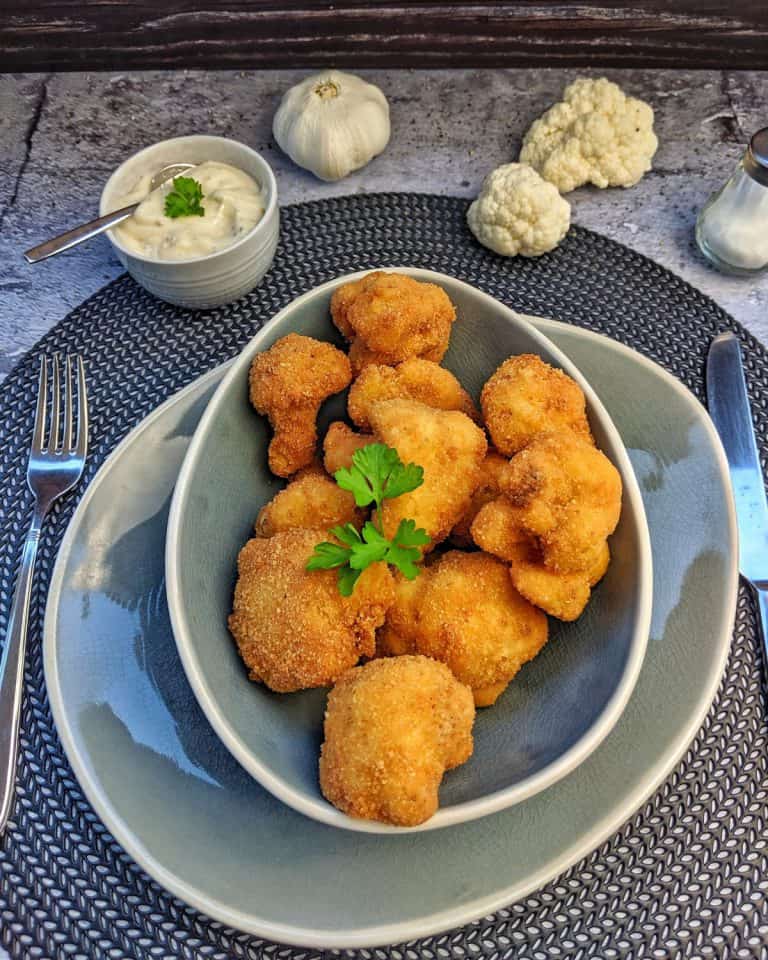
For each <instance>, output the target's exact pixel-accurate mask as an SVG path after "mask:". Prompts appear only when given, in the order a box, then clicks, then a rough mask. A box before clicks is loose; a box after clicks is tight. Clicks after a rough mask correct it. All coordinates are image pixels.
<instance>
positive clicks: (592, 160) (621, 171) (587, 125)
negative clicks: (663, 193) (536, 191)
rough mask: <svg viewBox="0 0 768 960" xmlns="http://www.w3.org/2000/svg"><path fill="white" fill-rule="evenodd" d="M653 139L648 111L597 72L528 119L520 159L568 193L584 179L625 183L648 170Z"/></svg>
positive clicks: (610, 184) (608, 184)
mask: <svg viewBox="0 0 768 960" xmlns="http://www.w3.org/2000/svg"><path fill="white" fill-rule="evenodd" d="M658 145H659V141H658V140H657V138H656V134H655V133H654V132H653V110H652V109H651V107H650V106H649V105H648V104H647V103H645V102H644V101H643V100H637V99H635V97H628V96H627V95H626V94H625V93H624V91H623V90H622V89H621V87H619V86H617V85H616V84H615V83H612V82H611V81H610V80H607V79H606V78H605V77H602V78H601V79H599V80H592V79H589V78H587V77H580V78H579V79H578V80H574V82H573V83H571V84H569V85H568V86H567V87H566V88H565V92H564V93H563V99H562V101H561V102H560V103H556V104H555V105H554V106H552V107H550V108H549V110H547V112H546V113H545V114H544V115H543V116H541V117H539V119H538V120H535V121H534V122H533V124H531V127H530V129H529V130H528V133H526V135H525V138H524V139H523V148H522V150H521V151H520V162H521V163H529V164H530V165H531V166H532V167H533V168H534V169H536V170H538V172H539V173H540V174H541V175H542V177H544V179H545V180H549V181H550V183H554V185H555V186H556V187H557V189H558V190H560V192H561V193H568V191H569V190H575V189H576V187H580V186H582V185H583V184H585V183H593V184H594V185H595V186H596V187H601V188H602V187H631V186H633V185H634V184H636V183H637V182H638V180H640V179H641V178H642V176H643V174H644V173H647V172H648V170H650V169H651V159H652V158H653V155H654V154H655V153H656V148H657V147H658Z"/></svg>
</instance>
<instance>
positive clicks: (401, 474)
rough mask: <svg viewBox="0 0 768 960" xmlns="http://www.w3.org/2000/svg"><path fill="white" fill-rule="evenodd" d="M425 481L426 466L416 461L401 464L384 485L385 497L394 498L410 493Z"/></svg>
mask: <svg viewBox="0 0 768 960" xmlns="http://www.w3.org/2000/svg"><path fill="white" fill-rule="evenodd" d="M422 483H424V468H423V467H419V466H417V464H415V463H406V464H400V468H399V470H396V471H393V472H392V473H391V474H390V475H389V477H388V478H387V484H386V486H385V487H384V497H385V498H386V499H387V500H394V499H395V497H401V496H402V495H403V494H404V493H410V492H411V490H415V489H416V488H417V487H420V486H421V485H422Z"/></svg>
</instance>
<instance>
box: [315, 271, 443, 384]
mask: <svg viewBox="0 0 768 960" xmlns="http://www.w3.org/2000/svg"><path fill="white" fill-rule="evenodd" d="M331 318H332V319H333V322H334V323H335V324H336V326H337V327H338V329H339V330H340V331H341V332H342V334H343V335H344V336H345V337H346V338H347V340H349V341H350V348H349V359H350V362H351V364H352V369H353V371H354V372H355V374H358V373H360V371H361V370H363V369H364V368H365V367H366V366H368V365H369V364H371V363H378V364H386V365H389V366H394V365H395V364H397V363H401V362H402V361H403V360H407V359H408V358H409V357H422V358H423V359H425V360H432V361H434V362H435V363H439V362H440V361H441V360H442V359H443V356H444V355H445V352H446V350H447V349H448V340H449V339H450V336H451V325H452V324H453V322H454V320H455V319H456V310H455V308H454V306H453V304H452V303H451V301H450V300H449V299H448V294H447V293H446V292H445V290H443V288H442V287H438V286H437V285H436V284H434V283H422V282H420V281H418V280H414V279H413V277H409V276H406V275H405V274H402V273H385V272H384V271H381V270H377V271H375V272H373V273H369V274H367V275H366V276H364V277H361V278H360V279H359V280H351V281H350V282H349V283H345V284H343V285H342V286H340V287H339V288H338V289H337V290H335V291H334V294H333V296H332V297H331Z"/></svg>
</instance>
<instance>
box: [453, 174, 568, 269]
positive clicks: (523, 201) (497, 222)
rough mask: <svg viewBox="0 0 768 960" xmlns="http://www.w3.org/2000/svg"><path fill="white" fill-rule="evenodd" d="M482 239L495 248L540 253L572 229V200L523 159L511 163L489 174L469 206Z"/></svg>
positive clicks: (507, 253)
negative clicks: (561, 193)
mask: <svg viewBox="0 0 768 960" xmlns="http://www.w3.org/2000/svg"><path fill="white" fill-rule="evenodd" d="M467 223H468V224H469V229H470V230H471V231H472V233H474V235H475V236H476V237H477V239H478V240H479V241H480V243H482V244H484V245H485V246H486V247H490V249H491V250H495V251H496V253H501V254H503V255H504V256H506V257H514V256H516V255H517V254H518V253H519V254H522V256H524V257H539V256H541V254H542V253H547V251H548V250H553V249H554V248H555V247H556V246H557V245H558V243H560V241H561V240H562V239H563V237H564V236H565V235H566V233H568V228H569V227H570V225H571V206H570V204H569V203H568V201H567V200H564V199H563V198H562V197H561V196H560V194H559V193H558V192H557V189H556V188H555V187H553V186H552V184H551V183H547V181H546V180H542V178H541V177H540V176H539V175H538V173H536V171H535V170H533V169H531V167H527V166H525V164H522V163H507V164H504V166H501V167H497V168H496V169H495V170H494V171H492V172H491V173H489V174H488V176H487V177H486V178H485V180H484V182H483V186H482V189H481V190H480V195H479V196H478V198H477V200H475V201H474V202H473V203H472V204H471V206H470V208H469V210H468V211H467Z"/></svg>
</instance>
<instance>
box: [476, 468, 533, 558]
mask: <svg viewBox="0 0 768 960" xmlns="http://www.w3.org/2000/svg"><path fill="white" fill-rule="evenodd" d="M505 466H506V463H505ZM470 535H471V537H472V540H473V541H474V543H475V544H476V545H477V546H478V547H480V549H481V550H485V552H486V553H491V554H493V556H494V557H498V558H499V559H500V560H505V561H506V562H507V563H511V562H512V561H513V560H516V559H517V558H518V557H519V556H521V555H525V554H526V553H527V550H528V542H529V539H530V538H529V537H528V535H527V534H526V533H525V531H524V530H523V529H522V527H521V526H520V518H519V515H518V511H517V510H516V509H515V507H513V506H512V504H511V503H510V502H509V501H508V500H507V499H506V497H497V498H496V499H495V500H490V501H489V502H488V503H486V504H484V505H483V506H482V507H481V508H480V510H478V512H477V516H476V517H475V519H474V520H473V521H472V524H471V526H470Z"/></svg>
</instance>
